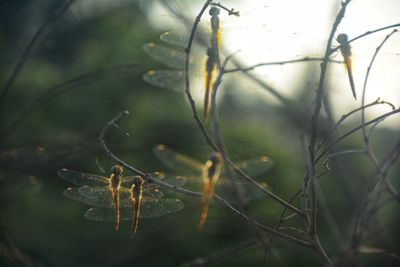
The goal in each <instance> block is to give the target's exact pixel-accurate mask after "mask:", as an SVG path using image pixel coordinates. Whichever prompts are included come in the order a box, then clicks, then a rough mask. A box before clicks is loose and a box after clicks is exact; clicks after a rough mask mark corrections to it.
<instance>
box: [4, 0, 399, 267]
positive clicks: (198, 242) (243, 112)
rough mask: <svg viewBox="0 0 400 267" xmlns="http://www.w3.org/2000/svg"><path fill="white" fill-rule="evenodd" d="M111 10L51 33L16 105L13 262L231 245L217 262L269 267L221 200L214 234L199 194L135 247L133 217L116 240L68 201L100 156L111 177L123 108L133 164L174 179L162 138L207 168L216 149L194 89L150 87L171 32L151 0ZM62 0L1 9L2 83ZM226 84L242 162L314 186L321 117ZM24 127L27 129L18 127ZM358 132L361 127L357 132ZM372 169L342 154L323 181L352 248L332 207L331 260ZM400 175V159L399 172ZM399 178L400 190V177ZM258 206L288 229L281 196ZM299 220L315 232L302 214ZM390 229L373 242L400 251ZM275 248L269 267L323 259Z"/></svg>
mask: <svg viewBox="0 0 400 267" xmlns="http://www.w3.org/2000/svg"><path fill="white" fill-rule="evenodd" d="M76 2H85V1H76ZM105 2H106V1H105ZM105 2H104V1H99V2H98V3H96V1H90V4H89V2H87V4H84V3H73V7H74V8H71V10H68V11H66V12H65V14H63V15H61V16H60V18H59V19H58V20H57V21H56V22H54V23H52V24H51V25H50V26H49V27H48V28H47V29H46V30H45V31H44V33H43V34H42V35H41V36H40V38H39V40H38V41H37V42H36V44H35V45H34V47H33V49H32V50H31V53H30V54H29V57H28V58H27V60H26V63H25V64H24V66H23V68H22V70H21V72H20V74H19V75H18V77H17V79H16V80H15V82H14V84H13V85H12V87H11V90H10V94H9V95H8V97H7V102H6V104H5V106H3V107H2V111H3V113H2V114H1V117H0V123H1V127H2V128H1V129H2V131H3V134H4V131H5V129H6V130H7V131H6V132H5V135H3V137H2V140H1V141H0V142H1V147H0V149H1V154H0V185H1V186H0V201H1V202H0V203H1V204H0V205H1V206H0V209H1V214H0V220H1V233H0V242H1V243H0V265H1V266H66V267H67V266H85V267H89V266H179V265H180V264H182V263H185V262H190V261H193V260H194V259H196V258H197V257H204V256H207V255H210V254H212V253H214V252H217V251H221V250H223V249H225V248H232V247H233V248H235V247H246V249H243V248H242V249H239V251H240V252H239V253H236V254H234V255H230V256H228V257H227V258H224V259H223V260H221V261H217V262H215V263H213V266H260V265H261V263H262V262H263V259H264V253H263V249H262V248H261V246H260V245H259V244H258V243H257V242H256V241H257V237H256V235H255V234H254V232H253V230H252V229H251V228H250V227H249V226H248V224H247V223H246V222H244V221H242V220H241V219H240V218H239V217H237V216H236V215H234V214H233V213H232V212H231V211H229V210H227V209H226V208H224V207H221V206H220V205H218V204H217V203H215V202H213V203H211V207H210V212H209V216H208V219H207V222H206V225H205V229H204V230H203V231H202V232H198V231H196V229H195V226H196V223H197V218H198V210H199V199H196V198H189V197H186V196H184V195H177V194H174V193H172V192H170V193H169V194H171V195H174V196H175V197H178V198H180V199H182V200H183V201H184V202H185V209H184V210H182V211H180V212H178V213H173V214H169V215H167V216H164V217H161V218H156V219H143V220H140V224H139V229H138V233H137V236H136V238H135V239H134V240H131V239H130V238H129V231H130V223H129V222H123V223H122V224H121V229H120V230H119V231H118V232H116V231H115V230H114V229H113V225H112V223H99V222H92V221H88V220H86V219H84V218H83V213H84V212H85V210H87V209H88V207H86V206H84V205H83V204H80V203H76V202H73V201H71V200H69V199H67V198H65V197H64V196H63V195H62V191H63V190H64V189H65V188H67V187H70V186H72V185H71V184H69V183H67V182H66V181H64V180H62V179H61V178H59V177H57V175H56V171H57V170H58V169H61V168H64V167H67V168H71V169H75V170H79V171H83V172H90V173H100V171H99V170H98V168H97V166H96V159H97V160H98V161H99V162H100V165H102V166H103V167H104V168H105V170H106V171H108V170H109V168H110V167H111V166H112V165H113V162H111V161H110V160H108V159H107V157H106V156H105V154H104V151H102V150H101V147H100V146H99V144H98V142H97V138H98V135H99V133H100V131H101V129H102V127H103V126H104V124H105V123H106V122H107V121H109V120H110V119H111V118H113V117H114V116H115V115H116V114H118V113H119V112H120V111H123V110H129V111H130V116H128V117H127V118H126V119H125V120H124V121H123V123H122V125H121V127H122V128H123V129H125V130H126V131H128V132H129V133H130V137H128V136H126V135H124V134H123V133H122V132H121V131H118V129H113V130H112V134H110V135H109V136H108V138H107V141H108V143H109V144H110V146H111V148H112V149H113V151H114V152H115V153H116V154H117V155H118V156H119V157H120V158H122V159H124V160H125V161H126V162H128V163H130V164H131V165H133V166H135V167H136V168H138V169H140V170H142V171H145V172H152V171H158V170H161V171H167V170H166V169H165V168H164V167H163V166H162V165H161V164H160V163H159V162H158V161H157V160H156V159H155V157H154V155H152V152H151V151H152V148H153V147H154V146H155V145H157V144H159V143H163V144H166V145H167V146H169V147H171V148H173V149H174V150H177V151H180V152H182V153H184V154H187V155H190V156H191V157H193V158H196V159H197V160H199V161H205V160H206V159H207V156H208V155H209V153H210V152H211V150H210V148H209V147H208V146H207V145H206V143H205V141H204V139H203V137H202V135H201V133H200V131H199V129H198V127H197V125H196V124H195V122H194V121H193V119H192V113H191V111H190V108H189V106H188V103H187V100H186V98H185V96H184V94H183V93H179V92H173V91H169V90H165V89H161V88H157V87H154V86H150V85H148V84H146V83H145V82H144V81H143V80H142V75H143V73H145V72H146V71H147V70H148V69H151V68H157V67H162V66H161V65H160V63H158V62H157V61H155V60H152V59H150V58H149V56H148V55H146V54H145V53H144V52H143V51H142V45H143V44H144V43H146V42H150V41H156V42H158V36H159V35H160V32H157V31H155V30H153V29H152V28H151V27H150V25H148V23H147V20H146V14H145V13H144V12H143V9H141V8H139V4H138V3H137V2H135V1H118V2H119V3H118V4H114V5H113V4H110V3H108V4H105ZM150 2H151V1H149V2H148V3H147V4H151V3H150ZM61 3H62V1H55V0H52V1H50V0H43V1H12V0H4V1H2V2H1V3H0V13H1V15H0V21H1V23H0V48H1V51H2V53H1V63H0V68H1V71H0V84H1V87H3V86H4V85H5V83H6V81H7V79H8V77H9V75H10V73H11V70H12V67H13V66H14V64H15V62H16V61H17V59H18V58H19V56H20V55H21V51H23V49H24V48H25V47H26V45H27V44H28V42H29V41H30V39H31V38H32V36H33V34H34V33H35V32H36V31H37V29H38V27H39V25H41V24H42V23H43V21H44V20H45V18H46V16H47V15H48V14H50V13H51V12H52V10H54V9H55V8H59V6H60V5H61ZM74 5H75V6H74ZM121 64H122V65H121ZM116 65H119V67H115V66H116ZM104 67H106V69H102V70H101V71H100V72H96V73H94V74H93V71H95V70H98V69H101V68H104ZM310 69H311V68H310ZM308 70H309V69H308ZM312 70H313V71H315V68H314V69H312ZM310 72H312V71H310ZM310 72H307V71H305V72H304V81H300V82H299V93H298V99H297V100H296V103H301V104H298V107H297V108H299V109H300V110H306V108H307V107H309V105H311V104H312V101H311V100H307V99H311V97H309V96H310V95H311V96H313V92H312V90H308V86H309V85H310V80H309V79H310V78H309V77H315V76H316V75H315V73H310ZM86 74H88V76H87V75H86ZM82 75H83V76H82ZM85 75H86V76H85ZM76 77H78V79H75V78H76ZM71 79H75V80H73V81H74V82H73V83H68V84H67V85H65V86H64V87H62V88H65V91H63V92H62V93H58V94H56V95H54V96H52V95H45V96H47V98H42V99H43V100H41V101H38V102H35V103H36V104H37V108H36V109H34V110H32V111H29V112H28V113H26V114H23V117H22V120H19V121H18V123H17V124H15V125H11V124H10V123H11V122H12V121H13V120H14V119H15V118H16V117H15V116H16V115H17V114H18V112H20V111H21V110H23V108H24V107H25V106H24V105H26V103H29V102H30V101H32V100H33V99H35V97H37V96H39V95H40V94H42V93H43V92H45V91H46V90H48V89H50V88H54V87H55V88H58V87H56V86H57V85H58V84H61V83H63V82H65V81H69V80H71ZM311 82H312V81H311ZM314 82H315V81H314ZM254 87H255V86H254ZM225 88H229V91H228V90H227V91H226V92H223V94H221V97H220V106H219V111H220V114H221V115H220V117H221V123H222V130H223V134H224V137H225V138H226V140H225V141H226V145H227V147H228V149H229V151H230V153H231V156H232V159H233V160H235V161H240V160H244V159H247V158H251V157H254V156H261V155H268V156H269V157H271V158H272V159H273V161H274V167H273V168H272V169H271V170H270V171H269V172H267V173H265V174H263V175H261V176H260V177H257V179H258V180H259V181H263V182H267V183H268V185H269V187H270V188H271V189H272V190H273V191H274V192H276V193H278V194H279V195H280V196H282V198H284V199H289V198H290V197H291V196H292V195H293V194H294V193H295V192H296V191H297V190H298V188H299V187H300V185H301V182H302V179H303V172H304V164H305V162H306V160H305V157H304V151H303V148H302V146H301V142H300V134H301V133H302V130H303V128H304V127H306V125H308V124H307V123H308V122H307V119H308V118H307V117H305V118H303V119H304V121H301V122H300V123H299V122H298V121H297V122H295V121H294V118H293V116H291V115H290V112H288V111H287V110H285V109H284V108H283V107H281V106H280V105H276V104H270V103H268V102H266V101H265V100H263V98H261V97H257V95H252V96H249V97H248V98H246V100H245V101H243V94H241V93H239V91H240V90H241V88H237V86H235V83H234V82H232V81H231V82H230V83H228V85H227V86H226V87H225ZM250 89H252V88H249V90H250ZM261 94H262V93H261ZM17 118H18V117H17ZM10 125H11V126H13V127H11V128H7V127H9V126H10ZM14 126H15V127H14ZM346 127H347V128H348V129H350V128H351V125H347V126H345V127H344V128H346ZM395 136H398V129H397V130H394V129H388V128H387V129H382V130H379V131H377V132H376V135H375V139H374V140H376V141H375V143H374V145H375V146H376V149H377V150H378V151H380V152H381V154H382V155H383V154H384V153H385V152H387V151H388V150H389V148H390V146H391V145H393V142H392V141H389V140H394V137H395ZM360 146H361V141H360V135H354V136H353V137H352V138H350V139H347V140H346V141H345V142H344V143H343V144H341V145H340V146H339V147H338V149H345V148H353V147H360ZM381 154H379V155H381ZM367 162H368V161H367V160H366V158H365V157H363V156H362V155H357V156H342V157H340V158H337V159H336V160H335V161H333V162H332V165H331V172H330V173H329V174H328V175H326V176H325V177H323V179H321V188H323V189H325V190H324V193H325V198H326V201H327V202H328V203H329V205H328V206H329V209H330V211H331V212H332V214H334V219H335V220H336V222H337V230H338V231H339V232H340V235H341V237H342V239H341V242H342V243H341V242H339V241H338V240H337V239H335V234H334V231H333V230H332V228H331V225H329V223H328V222H327V220H326V217H325V216H324V215H323V213H321V212H319V224H318V229H319V234H320V239H321V242H322V245H323V247H324V248H326V251H327V252H328V254H330V255H334V254H336V253H338V252H339V251H340V249H341V248H342V244H344V243H345V241H346V240H347V239H346V237H347V236H348V234H349V233H350V232H351V231H352V219H353V217H352V216H353V214H354V212H355V211H356V209H357V208H358V207H359V206H360V200H359V197H358V196H359V195H360V194H361V193H362V192H363V190H364V187H363V184H364V183H366V181H367V180H368V179H369V178H370V177H371V173H373V168H372V167H368V166H369V165H367V166H366V163H367ZM321 170H322V168H321ZM398 174H399V166H398V164H397V166H395V169H394V170H393V171H392V172H391V173H390V176H391V177H398ZM106 175H107V174H106ZM397 180H398V179H397ZM396 183H397V185H396V186H397V188H398V185H399V182H398V181H396ZM198 190H200V188H199V189H198ZM382 201H383V200H382ZM295 204H296V205H298V204H299V201H298V200H296V201H295ZM250 206H251V211H252V213H253V214H254V216H255V217H256V218H257V220H258V221H260V222H262V223H264V224H266V225H270V226H274V225H275V224H276V222H277V220H278V217H279V215H280V213H281V211H282V208H281V207H280V206H279V205H277V204H275V203H274V202H273V201H271V200H270V199H268V198H264V199H259V200H255V201H253V202H251V205H250ZM393 217H394V218H397V222H398V218H399V207H398V205H396V204H393V203H392V204H390V205H388V206H387V207H386V208H385V210H382V214H381V215H380V216H379V219H377V220H376V221H375V222H374V223H375V224H376V227H378V226H380V227H382V225H384V224H385V223H386V222H387V221H391V220H393ZM395 222H396V221H395ZM293 225H296V226H299V227H303V225H302V224H301V222H300V221H299V220H298V221H296V220H295V221H294V222H293ZM376 229H378V228H376ZM387 230H388V231H385V232H383V233H380V234H379V236H375V237H374V238H372V240H370V241H369V242H370V244H371V246H372V245H373V246H375V247H384V248H387V250H388V251H389V252H393V253H396V252H399V248H400V247H399V240H398V237H399V236H400V235H399V231H398V227H397V224H396V223H394V224H393V225H391V226H390V227H388V229H387ZM274 247H275V249H274V253H276V254H278V253H279V257H278V258H279V259H280V260H276V259H275V260H274V261H273V262H272V263H271V262H269V263H268V266H285V265H281V264H280V262H281V261H282V262H285V264H286V266H319V264H320V263H319V260H318V258H317V257H316V256H315V255H314V254H313V253H312V252H311V251H310V250H307V249H305V248H302V247H300V246H297V245H292V244H287V243H286V242H282V241H280V240H279V239H277V238H275V239H274ZM397 264H399V261H398V260H396V259H394V257H390V256H387V255H374V254H371V255H362V256H359V257H357V260H356V261H355V263H354V266H378V265H379V266H398V265H397Z"/></svg>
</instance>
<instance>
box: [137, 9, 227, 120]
mask: <svg viewBox="0 0 400 267" xmlns="http://www.w3.org/2000/svg"><path fill="white" fill-rule="evenodd" d="M219 13H220V10H219V8H217V7H211V8H210V10H209V14H210V16H211V19H210V25H211V27H210V28H211V31H207V32H208V35H209V36H210V37H209V38H208V40H210V42H209V43H208V44H207V42H205V40H204V39H207V38H202V37H199V38H198V39H200V40H201V41H202V42H203V44H204V46H208V48H207V50H206V51H207V53H206V54H207V57H206V59H195V58H194V59H191V63H193V64H191V65H190V76H191V78H192V79H193V78H194V77H193V76H195V77H204V108H203V118H204V120H205V121H207V118H208V114H209V111H210V98H211V89H212V86H213V84H214V80H215V77H216V73H217V70H218V66H219V46H220V42H221V34H220V20H219ZM160 38H161V40H164V41H166V42H167V43H173V44H175V45H177V46H183V47H185V46H186V45H187V40H188V39H187V37H185V34H180V33H174V32H167V33H164V34H162V35H161V36H160ZM143 49H144V51H145V52H147V53H148V54H149V55H150V56H151V57H153V58H155V59H157V60H159V61H161V62H163V63H165V64H166V65H167V66H169V67H172V68H176V69H174V70H151V71H149V72H147V73H145V74H144V76H143V79H144V80H145V81H147V82H148V83H150V84H153V85H156V86H160V87H164V88H171V89H176V90H180V91H183V88H184V71H183V68H184V60H185V55H184V53H183V52H182V51H180V50H176V49H171V48H167V47H165V46H162V45H156V44H154V43H149V44H146V45H145V46H144V47H143ZM199 62H204V63H202V64H200V63H199ZM200 65H202V66H200ZM199 69H203V71H202V72H200V71H199Z"/></svg>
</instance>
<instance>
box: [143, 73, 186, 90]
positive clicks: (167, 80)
mask: <svg viewBox="0 0 400 267" xmlns="http://www.w3.org/2000/svg"><path fill="white" fill-rule="evenodd" d="M143 80H144V81H145V82H147V83H149V84H152V85H155V86H158V87H162V88H167V89H172V90H175V91H178V92H183V89H184V88H185V86H184V74H183V71H181V70H150V71H148V72H146V73H145V74H144V75H143Z"/></svg>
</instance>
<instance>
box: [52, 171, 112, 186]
mask: <svg viewBox="0 0 400 267" xmlns="http://www.w3.org/2000/svg"><path fill="white" fill-rule="evenodd" d="M57 174H58V176H60V177H61V178H63V179H65V180H67V181H68V182H70V183H73V184H75V185H80V186H108V185H109V183H110V180H109V179H108V178H107V177H104V176H99V175H95V174H88V173H82V172H78V171H74V170H68V169H62V170H58V171H57Z"/></svg>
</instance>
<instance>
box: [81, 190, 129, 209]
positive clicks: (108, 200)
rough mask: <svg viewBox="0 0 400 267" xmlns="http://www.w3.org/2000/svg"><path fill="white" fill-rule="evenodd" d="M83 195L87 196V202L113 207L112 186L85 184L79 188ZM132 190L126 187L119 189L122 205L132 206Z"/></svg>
mask: <svg viewBox="0 0 400 267" xmlns="http://www.w3.org/2000/svg"><path fill="white" fill-rule="evenodd" d="M78 192H79V194H80V195H81V196H83V197H84V198H86V202H87V203H89V204H90V205H92V206H97V207H113V198H112V190H111V188H110V187H89V186H84V187H80V188H79V189H78ZM130 195H131V193H130V191H129V190H128V189H126V188H123V187H120V189H119V199H120V201H119V205H120V206H121V207H126V206H130Z"/></svg>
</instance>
